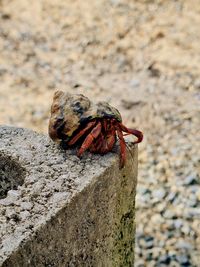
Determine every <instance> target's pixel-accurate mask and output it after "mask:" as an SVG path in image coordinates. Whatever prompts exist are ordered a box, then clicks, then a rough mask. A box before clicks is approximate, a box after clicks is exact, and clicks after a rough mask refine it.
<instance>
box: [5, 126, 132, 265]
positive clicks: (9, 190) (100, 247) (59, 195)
mask: <svg viewBox="0 0 200 267" xmlns="http://www.w3.org/2000/svg"><path fill="white" fill-rule="evenodd" d="M130 151H131V155H132V156H130V153H128V159H127V163H126V166H125V168H123V169H122V170H119V159H118V154H117V146H116V148H115V151H113V152H112V153H108V154H107V155H105V156H100V155H94V154H91V153H85V154H84V156H83V158H82V159H81V160H80V159H79V158H78V157H77V156H76V151H75V150H67V151H64V150H62V149H61V148H60V147H58V146H57V145H56V144H54V143H53V142H52V141H51V140H50V139H49V137H48V136H44V135H41V134H38V133H35V132H33V131H31V130H27V129H21V128H14V127H3V126H1V127H0V198H1V199H0V226H1V229H0V231H1V232H0V266H3V267H8V266H9V267H12V266H13V267H26V266H31V267H34V266H37V267H42V266H56V267H60V266H65V267H66V266H78V267H79V266H87V267H89V266H92V267H96V266H97V267H101V266H102V267H115V266H116V267H120V266H121V267H126V266H130V267H132V266H133V263H134V234H135V223H134V217H135V210H134V206H135V189H136V177H137V147H135V146H132V147H130Z"/></svg>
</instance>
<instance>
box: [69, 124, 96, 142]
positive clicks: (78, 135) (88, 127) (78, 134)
mask: <svg viewBox="0 0 200 267" xmlns="http://www.w3.org/2000/svg"><path fill="white" fill-rule="evenodd" d="M95 124H96V121H91V122H89V123H88V124H87V125H86V127H85V128H84V129H83V130H81V131H80V132H79V133H77V134H76V135H75V136H74V137H73V138H72V139H71V140H70V141H69V143H68V145H69V146H72V145H74V144H75V143H76V142H77V141H78V139H79V138H81V136H83V135H84V134H85V133H86V132H87V131H88V130H89V129H90V128H92V127H94V125H95Z"/></svg>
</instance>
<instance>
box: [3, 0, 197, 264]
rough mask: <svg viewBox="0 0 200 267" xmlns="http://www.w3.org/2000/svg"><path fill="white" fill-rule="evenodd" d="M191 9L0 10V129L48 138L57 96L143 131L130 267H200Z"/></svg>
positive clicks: (39, 5)
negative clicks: (97, 107)
mask: <svg viewBox="0 0 200 267" xmlns="http://www.w3.org/2000/svg"><path fill="white" fill-rule="evenodd" d="M199 25H200V3H199V1H198V0H196V1H195V0H182V1H181V0H180V1H178V0H176V1H175V0H165V1H164V0H163V1H162V0H160V1H159V0H157V1H156V0H146V1H145V0H140V1H139V0H138V1H136V0H135V1H134V0H85V1H81V0H43V1H40V0H35V1H32V2H30V1H28V0H0V124H6V125H14V126H19V127H27V128H31V129H33V130H36V131H38V132H42V133H47V125H48V118H49V110H50V105H51V102H52V96H53V93H54V91H55V90H57V89H61V90H65V91H68V92H71V93H83V94H84V95H86V96H88V97H89V98H90V99H91V100H95V101H98V100H104V101H108V102H109V103H111V104H112V105H113V106H115V107H116V108H118V109H119V110H120V112H121V114H122V116H123V121H124V124H125V125H127V126H128V127H133V128H134V127H135V128H137V129H139V130H142V131H143V132H144V135H145V139H144V142H143V143H142V144H140V145H139V173H138V187H137V198H136V207H137V215H136V220H137V232H136V263H135V266H136V267H139V266H140V267H142V266H148V267H149V266H197V267H198V266H200V177H199V173H200V157H199V151H200V30H199V27H200V26H199Z"/></svg>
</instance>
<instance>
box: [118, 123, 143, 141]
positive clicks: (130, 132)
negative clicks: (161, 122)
mask: <svg viewBox="0 0 200 267" xmlns="http://www.w3.org/2000/svg"><path fill="white" fill-rule="evenodd" d="M119 127H120V129H121V130H122V131H123V132H126V133H127V134H125V135H129V134H133V135H135V136H136V137H137V138H138V140H137V141H135V142H133V143H134V144H137V143H140V142H142V140H143V134H142V132H140V131H138V130H135V129H130V128H127V127H126V126H124V125H123V124H122V123H119ZM125 135H124V136H125Z"/></svg>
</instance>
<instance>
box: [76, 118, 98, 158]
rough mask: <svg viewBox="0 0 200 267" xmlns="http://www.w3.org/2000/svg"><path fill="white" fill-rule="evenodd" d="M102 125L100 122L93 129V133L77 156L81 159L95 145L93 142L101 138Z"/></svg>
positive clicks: (86, 139)
mask: <svg viewBox="0 0 200 267" xmlns="http://www.w3.org/2000/svg"><path fill="white" fill-rule="evenodd" d="M101 128H102V127H101V123H100V122H98V123H97V125H96V126H95V127H94V128H93V129H92V131H91V133H89V134H88V136H87V137H86V138H85V140H84V142H83V144H82V145H81V148H80V149H79V151H78V153H77V156H78V157H80V156H81V155H82V154H83V153H84V152H85V151H86V150H87V149H88V148H89V147H90V145H91V144H92V143H93V141H94V140H95V139H96V138H97V137H98V136H99V134H100V133H101Z"/></svg>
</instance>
